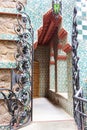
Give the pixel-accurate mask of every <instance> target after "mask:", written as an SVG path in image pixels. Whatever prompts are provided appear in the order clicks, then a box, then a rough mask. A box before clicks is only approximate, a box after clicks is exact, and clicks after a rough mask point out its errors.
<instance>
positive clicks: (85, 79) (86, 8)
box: [76, 0, 87, 96]
mask: <svg viewBox="0 0 87 130" xmlns="http://www.w3.org/2000/svg"><path fill="white" fill-rule="evenodd" d="M76 7H77V24H78V32H79V34H78V41H79V48H78V56H79V57H80V60H79V69H80V86H81V87H83V89H84V93H85V92H86V91H85V90H87V1H86V0H77V1H76ZM85 96H86V95H85Z"/></svg>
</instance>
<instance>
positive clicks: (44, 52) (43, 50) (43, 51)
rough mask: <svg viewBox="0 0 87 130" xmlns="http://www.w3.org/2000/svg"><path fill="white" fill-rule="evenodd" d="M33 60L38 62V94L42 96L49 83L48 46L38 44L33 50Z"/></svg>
mask: <svg viewBox="0 0 87 130" xmlns="http://www.w3.org/2000/svg"><path fill="white" fill-rule="evenodd" d="M34 60H35V61H38V62H39V71H40V74H39V87H40V89H39V90H40V92H39V94H40V95H39V96H40V97H44V96H45V95H46V90H47V87H48V85H49V46H38V47H37V49H36V50H35V52H34Z"/></svg>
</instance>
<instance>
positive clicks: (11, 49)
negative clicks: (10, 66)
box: [0, 41, 17, 62]
mask: <svg viewBox="0 0 87 130" xmlns="http://www.w3.org/2000/svg"><path fill="white" fill-rule="evenodd" d="M16 50H17V46H16V42H15V41H0V61H2V62H4V61H5V62H6V61H7V62H9V61H11V62H15V58H14V54H15V52H16Z"/></svg>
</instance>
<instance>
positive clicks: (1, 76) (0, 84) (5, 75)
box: [0, 69, 11, 88]
mask: <svg viewBox="0 0 87 130" xmlns="http://www.w3.org/2000/svg"><path fill="white" fill-rule="evenodd" d="M10 87H11V71H10V70H7V69H0V88H10Z"/></svg>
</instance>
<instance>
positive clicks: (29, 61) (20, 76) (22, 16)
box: [0, 2, 33, 130]
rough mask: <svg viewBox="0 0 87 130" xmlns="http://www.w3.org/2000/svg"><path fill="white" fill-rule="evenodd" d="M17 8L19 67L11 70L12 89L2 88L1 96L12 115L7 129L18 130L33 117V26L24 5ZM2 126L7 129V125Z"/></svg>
mask: <svg viewBox="0 0 87 130" xmlns="http://www.w3.org/2000/svg"><path fill="white" fill-rule="evenodd" d="M16 8H17V11H18V14H17V21H18V24H17V25H15V28H14V30H15V32H16V34H17V37H18V40H17V42H16V43H17V52H16V53H15V55H14V57H15V59H16V63H17V68H16V70H12V71H11V72H12V73H11V75H12V79H11V89H10V90H9V89H3V88H0V96H2V98H3V99H4V102H5V104H6V106H7V108H8V112H9V114H10V115H11V121H10V123H9V125H8V126H7V127H6V130H16V129H17V128H20V127H22V126H23V125H24V124H26V123H27V122H30V121H31V118H32V117H31V116H32V110H31V107H32V98H31V91H32V90H31V88H32V65H33V28H32V25H31V20H30V18H29V16H28V15H27V14H26V12H25V7H24V5H23V4H22V3H21V2H18V3H17V5H16ZM0 128H1V129H2V130H3V128H4V130H5V126H4V127H0Z"/></svg>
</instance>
